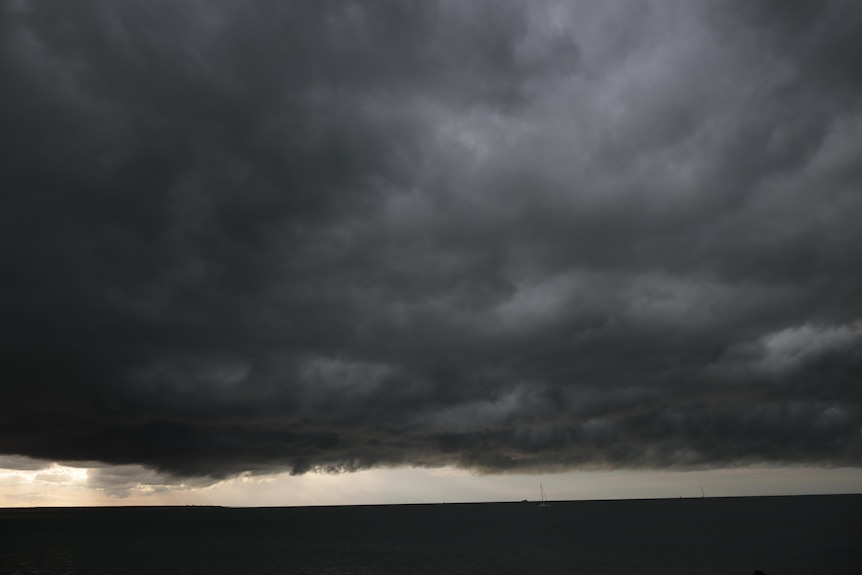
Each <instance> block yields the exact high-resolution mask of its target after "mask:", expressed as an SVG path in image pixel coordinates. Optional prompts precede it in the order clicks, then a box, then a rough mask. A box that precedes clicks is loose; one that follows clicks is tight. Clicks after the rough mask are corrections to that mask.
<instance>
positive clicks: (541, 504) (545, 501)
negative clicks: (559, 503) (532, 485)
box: [536, 483, 551, 507]
mask: <svg viewBox="0 0 862 575" xmlns="http://www.w3.org/2000/svg"><path fill="white" fill-rule="evenodd" d="M539 493H541V495H542V500H541V501H539V502H538V503H536V507H550V506H551V504H550V503H549V502H548V499H547V498H546V497H545V488H544V487H542V484H541V483H539Z"/></svg>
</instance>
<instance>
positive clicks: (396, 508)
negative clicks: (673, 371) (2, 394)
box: [0, 495, 862, 575]
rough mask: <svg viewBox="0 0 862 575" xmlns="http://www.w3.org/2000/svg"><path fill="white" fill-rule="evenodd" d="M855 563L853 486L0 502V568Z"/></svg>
mask: <svg viewBox="0 0 862 575" xmlns="http://www.w3.org/2000/svg"><path fill="white" fill-rule="evenodd" d="M755 570H762V571H764V572H765V573H766V574H767V575H774V574H797V573H798V574H806V575H807V574H809V573H824V574H827V573H828V574H840V573H846V574H854V575H859V574H862V495H841V496H809V497H747V498H708V499H679V500H667V499H665V500H637V501H567V502H554V503H552V505H551V507H549V508H537V507H535V505H533V504H528V503H483V504H447V505H443V504H440V505H390V506H357V507H305V508H300V507H293V508H264V509H260V508H258V509H229V508H219V507H138V508H77V509H4V510H0V572H2V573H3V574H4V575H6V574H36V573H38V574H70V575H71V574H92V575H102V574H105V575H109V574H110V575H123V574H138V573H147V574H150V573H167V574H170V573H189V574H192V573H200V574H206V575H215V574H219V573H243V574H245V573H250V574H253V573H258V574H262V575H263V574H275V573H279V574H301V573H314V574H324V573H325V574H331V575H340V574H350V573H355V574H360V573H399V574H401V573H463V574H475V573H493V574H505V573H513V574H522V573H540V574H549V573H550V574H555V573H566V574H591V573H595V574H605V575H608V574H611V575H613V574H634V573H637V574H649V573H661V574H668V573H681V574H682V573H698V574H706V575H708V574H713V573H715V574H718V573H722V574H735V573H738V574H745V575H751V574H752V573H753V572H754V571H755Z"/></svg>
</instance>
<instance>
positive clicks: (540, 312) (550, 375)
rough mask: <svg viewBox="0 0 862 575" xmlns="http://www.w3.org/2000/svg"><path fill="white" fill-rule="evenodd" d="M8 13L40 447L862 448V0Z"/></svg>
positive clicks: (625, 456)
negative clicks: (860, 1)
mask: <svg viewBox="0 0 862 575" xmlns="http://www.w3.org/2000/svg"><path fill="white" fill-rule="evenodd" d="M0 30H2V32H0V38H2V40H0V43H2V44H0V45H2V51H0V82H2V85H3V89H2V90H0V125H2V126H3V129H2V130H0V146H2V150H3V154H2V156H0V189H2V198H3V207H2V209H0V257H2V260H1V261H2V282H0V340H2V347H0V354H2V363H0V381H2V400H0V454H6V455H7V456H9V458H7V459H8V460H9V461H18V462H19V463H20V462H26V463H20V465H25V466H32V465H33V464H32V463H30V462H31V459H28V458H33V459H36V460H46V461H63V462H72V463H74V462H99V464H104V465H108V464H113V465H124V466H131V467H124V468H122V469H148V470H151V471H156V472H161V473H162V474H163V475H165V476H168V477H175V478H177V481H181V480H183V481H191V480H193V481H198V482H204V483H205V482H207V481H217V480H219V479H223V478H226V477H230V476H234V475H237V474H241V473H252V474H257V473H272V472H278V471H289V472H292V473H297V474H299V473H304V472H307V471H311V470H323V471H332V472H343V471H353V470H359V469H365V468H371V467H392V466H402V465H410V466H428V467H435V466H443V465H454V466H458V467H462V468H467V469H471V470H474V471H476V472H480V473H498V472H500V473H501V472H514V471H517V472H528V471H544V470H562V469H570V468H578V467H580V468H590V469H596V468H675V469H693V468H706V467H717V466H729V465H747V464H764V463H765V464H771V463H781V464H806V465H816V466H839V465H840V466H853V467H857V466H860V465H862V387H860V381H862V345H861V344H862V327H860V326H862V226H860V224H859V220H860V215H862V171H860V166H862V107H860V100H859V94H860V91H862V74H860V69H862V59H860V54H862V5H860V4H859V3H857V2H852V1H849V0H848V1H837V0H836V1H823V2H813V3H809V2H790V3H787V2H768V1H767V2H756V3H751V2H724V3H720V4H719V3H714V2H707V1H702V2H701V1H696V2H686V3H684V4H683V3H679V2H670V1H660V0H655V1H650V2H642V3H638V4H636V5H634V4H630V3H627V2H605V1H601V2H599V1H586V0H585V1H580V0H578V1H575V2H554V1H550V0H549V1H539V2H534V1H529V2H527V1H526V0H524V1H504V2H498V1H494V2H490V1H487V2H486V1H477V2H468V3H464V2H459V1H454V0H453V1H431V2H426V1H422V2H411V1H408V2H370V3H353V2H312V3H309V2H282V3H274V4H265V5H249V4H248V3H244V2H236V1H232V0H217V1H215V2H207V3H201V2H194V1H191V2H180V3H176V2H163V1H157V2H148V3H138V2H131V1H126V0H120V1H111V2H107V1H95V0H94V1H89V2H83V3H75V4H74V6H73V5H65V4H52V5H50V6H49V5H47V4H44V3H39V2H30V1H27V0H18V1H14V2H7V3H5V4H4V5H3V7H2V8H0ZM14 458H18V459H14ZM151 471H147V472H146V473H150V472H151ZM141 473H144V472H143V471H142V472H141ZM97 475H98V481H99V482H101V483H100V485H101V484H104V485H108V486H109V487H110V485H113V484H116V489H118V490H122V489H123V488H124V487H123V486H126V485H128V484H130V482H133V481H134V478H131V479H130V477H128V476H127V475H128V474H124V473H120V472H115V473H114V472H109V471H107V470H103V471H101V472H99V473H98V474H97Z"/></svg>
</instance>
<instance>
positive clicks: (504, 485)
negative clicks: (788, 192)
mask: <svg viewBox="0 0 862 575" xmlns="http://www.w3.org/2000/svg"><path fill="white" fill-rule="evenodd" d="M69 469H72V468H66V467H64V466H59V465H55V466H52V467H50V468H47V475H46V469H42V470H38V471H21V470H0V507H38V506H123V505H223V506H230V507H256V506H308V505H373V504H403V503H444V502H447V503H462V502H464V503H466V502H487V501H520V500H523V499H528V500H531V501H532V500H536V499H537V498H538V493H539V490H538V485H539V482H542V484H543V485H544V489H545V492H546V493H547V495H548V497H549V499H551V500H596V499H640V498H677V497H700V495H701V491H700V489H701V487H703V489H704V491H705V493H706V496H707V497H734V496H757V495H805V494H812V495H813V494H830V493H832V494H839V493H860V492H862V469H854V468H835V469H815V468H806V467H793V468H786V467H784V468H779V467H775V468H765V467H759V468H733V469H715V470H704V471H689V472H682V471H622V470H616V471H593V472H585V471H577V472H575V471H571V472H564V473H556V474H550V473H549V474H544V475H532V474H530V475H528V474H507V475H476V474H473V473H470V472H469V471H465V470H460V469H453V468H439V469H423V468H399V469H376V470H366V471H359V472H356V473H344V474H337V475H333V474H324V473H309V474H306V475H302V476H291V475H289V474H286V473H284V474H275V475H268V476H248V475H246V476H240V477H236V478H233V479H228V480H225V481H221V482H218V483H216V484H213V485H210V486H207V487H194V486H189V485H183V484H178V485H176V486H159V487H158V489H155V488H153V487H152V486H149V485H145V484H141V485H139V486H137V487H134V488H132V489H130V490H129V491H128V494H127V495H125V496H122V497H120V496H116V495H110V494H109V493H107V492H106V491H105V490H104V489H98V488H93V487H88V486H87V485H86V480H85V474H86V473H87V472H88V470H86V469H77V468H75V469H74V471H69ZM48 477H50V479H48Z"/></svg>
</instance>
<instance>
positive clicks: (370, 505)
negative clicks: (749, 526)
mask: <svg viewBox="0 0 862 575" xmlns="http://www.w3.org/2000/svg"><path fill="white" fill-rule="evenodd" d="M828 497H862V492H859V493H814V494H802V495H718V496H714V497H709V496H708V497H699V496H690V497H637V498H628V499H552V500H549V502H550V503H554V504H576V503H626V502H632V503H634V502H646V501H700V500H704V501H715V500H743V499H746V500H755V499H782V498H784V499H794V498H828ZM535 503H537V501H535V500H522V501H445V502H442V501H439V502H423V503H357V504H338V505H327V504H320V505H257V506H254V505H249V506H235V505H58V506H49V505H40V506H32V507H24V506H21V507H0V512H2V511H24V510H31V511H39V510H75V509H340V508H354V507H355V508H373V507H432V506H441V507H442V506H450V505H457V506H469V505H516V506H520V505H532V504H535Z"/></svg>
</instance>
